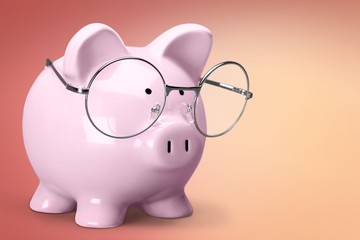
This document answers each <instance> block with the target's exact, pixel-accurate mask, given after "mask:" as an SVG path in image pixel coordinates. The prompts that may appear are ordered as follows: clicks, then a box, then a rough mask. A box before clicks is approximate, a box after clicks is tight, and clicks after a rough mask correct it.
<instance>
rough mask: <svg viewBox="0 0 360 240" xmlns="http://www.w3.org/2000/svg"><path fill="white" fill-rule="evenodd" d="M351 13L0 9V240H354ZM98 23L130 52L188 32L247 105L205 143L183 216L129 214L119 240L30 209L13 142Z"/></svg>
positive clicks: (30, 177) (312, 9)
mask: <svg viewBox="0 0 360 240" xmlns="http://www.w3.org/2000/svg"><path fill="white" fill-rule="evenodd" d="M359 13H360V3H359V2H358V1H344V0H338V1H271V2H270V1H269V2H267V1H251V2H250V1H249V2H245V1H226V0H221V1H212V2H211V1H194V0H193V1H186V0H182V1H176V2H175V1H105V0H103V1H74V0H71V1H65V0H64V1H14V0H11V1H10V0H5V1H1V3H0V25H1V27H0V43H1V44H0V54H1V56H0V63H1V64H0V67H1V90H0V91H1V93H0V104H1V106H0V109H1V112H2V114H1V120H0V121H1V124H0V127H1V129H0V132H1V137H0V139H1V140H0V141H1V143H0V146H1V159H0V188H1V191H0V238H1V239H26V238H30V237H31V239H87V240H90V239H244V240H245V239H246V240H250V239H259V240H272V239H274V240H281V239H292V240H294V239H326V240H332V239H341V240H344V239H354V240H355V239H360V175H359V170H360V141H359V138H360V127H359V122H360V98H359V90H360V74H359V62H360V14H359ZM91 22H102V23H105V24H107V25H109V26H111V27H112V28H114V29H115V30H117V31H118V32H119V34H120V35H121V36H122V38H123V40H124V41H125V43H126V44H127V45H132V46H143V45H146V44H147V43H148V42H150V41H151V40H152V39H153V38H155V37H156V36H158V35H159V34H160V33H162V32H163V31H165V30H166V29H168V28H170V27H172V26H175V25H177V24H180V23H185V22H194V23H199V24H202V25H204V26H206V27H208V28H209V29H210V30H211V31H212V32H213V35H214V45H213V50H212V53H211V56H210V59H209V61H208V64H207V68H209V67H211V66H212V65H214V64H215V63H217V62H219V61H222V60H236V61H239V62H241V63H242V64H243V65H244V66H245V67H246V68H247V70H248V73H249V75H250V79H251V90H252V91H253V92H254V94H255V97H254V99H252V100H251V101H250V102H249V104H248V108H247V110H246V112H245V114H244V117H243V118H242V120H241V122H240V123H239V124H238V125H237V126H236V128H235V129H234V130H233V131H231V132H230V133H229V134H227V135H225V136H224V137H222V138H217V139H209V140H208V141H207V145H206V149H205V153H204V156H203V159H202V162H201V163H200V166H199V168H198V169H197V171H196V172H195V174H194V176H193V177H192V179H191V180H190V182H189V184H188V185H187V188H186V192H187V194H188V196H189V199H190V201H191V202H192V204H193V207H194V214H193V216H192V217H190V218H184V219H176V220H164V219H155V218H151V217H148V216H145V215H144V214H142V213H141V212H139V211H137V210H133V209H132V210H130V211H129V212H128V215H127V218H126V220H125V224H124V225H123V226H122V227H119V228H114V229H102V230H94V229H86V228H81V227H78V226H77V225H76V224H75V223H74V213H68V214H60V215H51V214H39V213H34V212H32V211H31V210H30V208H29V206H28V202H29V200H30V198H31V196H32V194H33V192H34V191H35V188H36V186H37V184H38V180H37V177H36V176H35V174H34V172H33V171H32V169H31V167H30V164H29V163H28V160H27V157H26V154H25V151H24V147H23V143H22V133H21V118H22V109H23V105H24V101H25V98H26V94H27V92H28V90H29V88H30V86H31V85H32V83H33V81H34V80H35V78H36V76H37V75H38V74H39V72H40V71H41V70H42V69H43V67H44V63H45V61H44V60H45V57H50V58H52V59H56V58H58V57H60V56H62V55H63V54H64V51H65V48H66V45H67V43H68V41H69V40H70V38H71V37H72V36H73V35H74V34H75V32H76V31H78V30H79V29H80V28H81V27H83V26H84V25H86V24H88V23H91Z"/></svg>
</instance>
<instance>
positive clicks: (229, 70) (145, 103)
mask: <svg viewBox="0 0 360 240" xmlns="http://www.w3.org/2000/svg"><path fill="white" fill-rule="evenodd" d="M46 66H50V67H51V69H52V70H53V71H54V73H55V74H56V76H57V77H58V78H59V80H60V81H61V82H62V84H63V85H64V86H65V87H66V89H67V90H69V91H71V92H74V93H78V94H84V95H85V110H86V114H87V116H88V118H89V120H90V122H91V124H92V125H93V126H94V127H95V128H96V129H97V130H98V131H99V132H101V133H102V134H104V135H106V136H108V137H112V138H119V139H122V138H130V137H134V136H136V135H139V134H141V133H143V132H145V131H146V130H148V129H149V128H150V127H151V126H153V125H154V123H155V122H156V121H157V120H158V119H159V117H160V116H161V113H162V112H163V110H164V108H165V105H166V102H167V97H168V96H169V94H170V93H171V92H173V91H177V92H178V94H179V95H177V98H183V99H179V100H180V101H181V102H184V103H183V104H180V107H181V108H182V110H183V113H184V115H185V117H187V118H188V119H189V122H191V123H194V125H195V127H196V129H197V130H198V131H199V132H200V133H201V134H203V135H204V136H206V137H218V136H221V135H223V134H225V133H227V132H229V131H230V130H231V129H232V128H233V127H234V126H235V125H236V123H237V122H238V121H239V119H240V117H241V116H242V115H243V113H244V110H245V107H246V104H247V101H248V100H249V99H251V98H252V97H253V94H252V93H251V92H250V91H249V77H248V75H247V72H246V70H245V68H244V67H243V66H242V65H241V64H239V63H237V62H232V61H226V62H221V63H219V64H217V65H215V66H214V67H212V68H211V69H210V70H209V71H208V72H207V73H206V74H205V75H204V76H203V77H202V78H201V79H199V83H198V86H194V87H180V86H171V85H168V84H166V82H165V80H164V77H163V75H162V74H161V72H160V71H159V70H158V68H156V67H155V66H154V65H153V64H152V63H150V62H149V61H147V60H145V59H142V58H136V57H127V58H118V59H114V60H112V61H110V62H108V63H106V64H105V65H103V66H102V67H100V68H99V69H98V70H97V71H96V72H95V74H94V75H93V76H92V77H91V79H90V81H89V83H88V86H87V87H86V88H78V87H75V86H72V85H70V84H69V83H68V82H67V81H65V79H64V78H63V77H62V76H61V74H60V73H59V72H58V70H57V69H56V68H55V66H54V64H53V62H52V61H51V60H50V59H46ZM218 79H221V80H225V79H226V82H219V81H216V80H218ZM186 102H192V104H190V103H186ZM169 104H170V103H169Z"/></svg>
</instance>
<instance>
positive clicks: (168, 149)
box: [167, 141, 171, 153]
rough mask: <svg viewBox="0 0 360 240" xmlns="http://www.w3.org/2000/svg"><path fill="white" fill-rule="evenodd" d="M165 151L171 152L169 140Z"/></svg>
mask: <svg viewBox="0 0 360 240" xmlns="http://www.w3.org/2000/svg"><path fill="white" fill-rule="evenodd" d="M167 151H168V153H171V141H168V144H167Z"/></svg>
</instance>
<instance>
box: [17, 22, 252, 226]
mask: <svg viewBox="0 0 360 240" xmlns="http://www.w3.org/2000/svg"><path fill="white" fill-rule="evenodd" d="M211 45H212V35H211V33H210V31H209V30H208V29H206V28H205V27H202V26H200V25H196V24H184V25H179V26H176V27H174V28H172V29H170V30H168V31H166V32H164V33H163V34H161V35H160V36H159V37H157V38H156V39H155V40H154V41H152V42H151V43H150V44H148V45H147V46H145V47H129V46H126V45H125V44H124V42H123V41H122V39H121V38H120V36H119V35H118V34H117V33H116V32H115V31H114V30H113V29H112V28H110V27H108V26H106V25H104V24H100V23H94V24H90V25H87V26H85V27H84V28H82V29H81V30H80V31H79V32H77V33H76V34H75V35H74V37H73V38H72V39H71V40H70V42H69V44H68V46H67V48H66V51H65V54H64V56H63V57H61V58H59V59H57V60H54V61H51V60H49V59H48V60H47V61H46V67H45V69H44V70H43V71H42V72H41V73H40V75H39V76H38V78H37V79H36V81H35V82H34V84H33V86H32V87H31V89H30V91H29V93H28V96H27V99H26V103H25V107H24V113H23V138H24V145H25V149H26V152H27V155H28V158H29V160H30V162H31V165H32V167H33V169H34V171H35V172H36V174H37V176H38V178H39V180H40V183H39V186H38V188H37V190H36V192H35V193H34V195H33V197H32V199H31V202H30V207H31V209H32V210H34V211H37V212H44V213H64V212H69V211H76V214H75V221H76V223H77V224H78V225H81V226H84V227H93V228H107V227H115V226H119V225H121V224H122V223H123V220H124V216H125V214H126V211H127V209H128V208H129V207H138V208H140V209H142V210H143V211H144V212H145V213H146V214H148V215H150V216H154V217H160V218H179V217H185V216H189V215H191V214H192V207H191V205H190V203H189V201H188V199H187V197H186V195H185V193H184V187H185V185H186V183H187V182H188V181H189V179H190V177H191V175H192V174H193V172H194V170H195V169H196V167H197V165H198V163H199V161H200V158H201V155H202V152H203V149H204V144H205V138H206V128H207V122H206V118H205V111H204V106H203V102H202V100H201V98H200V96H199V91H200V85H201V84H200V85H199V82H200V81H201V76H200V75H201V73H202V71H203V68H204V66H205V63H206V61H207V58H208V55H209V53H210V49H211ZM203 81H205V80H203ZM209 83H211V84H212V85H213V86H220V87H222V88H228V90H231V91H233V92H238V93H240V92H242V93H241V94H242V95H244V92H245V96H246V100H247V99H248V98H250V95H249V93H250V92H249V91H247V90H246V89H245V90H244V89H240V90H239V89H237V88H235V87H233V86H229V85H221V84H219V83H217V82H215V81H211V80H210V79H209ZM195 109H196V110H195Z"/></svg>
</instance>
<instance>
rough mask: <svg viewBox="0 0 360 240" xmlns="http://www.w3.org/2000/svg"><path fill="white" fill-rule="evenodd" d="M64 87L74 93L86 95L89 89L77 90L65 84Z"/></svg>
mask: <svg viewBox="0 0 360 240" xmlns="http://www.w3.org/2000/svg"><path fill="white" fill-rule="evenodd" d="M65 87H66V89H67V90H69V91H71V92H74V93H79V94H88V93H89V89H87V88H77V87H74V86H71V85H70V84H66V86H65Z"/></svg>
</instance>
